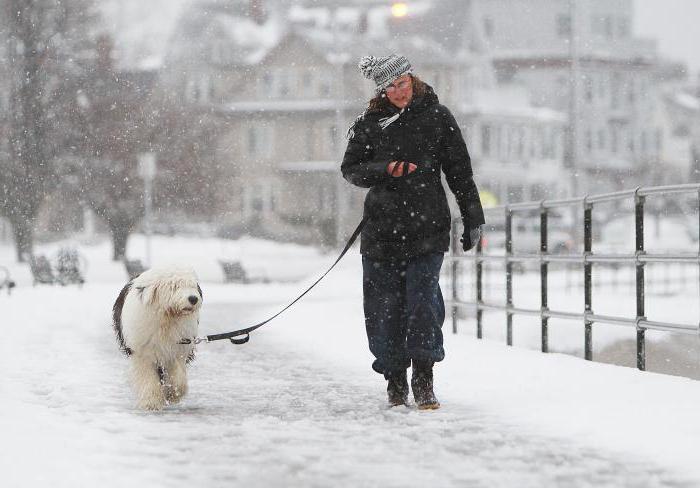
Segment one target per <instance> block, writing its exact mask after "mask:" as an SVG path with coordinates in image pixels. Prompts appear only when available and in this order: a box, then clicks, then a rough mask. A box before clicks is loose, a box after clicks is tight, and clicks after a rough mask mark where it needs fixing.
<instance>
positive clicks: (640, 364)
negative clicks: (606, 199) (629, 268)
mask: <svg viewBox="0 0 700 488" xmlns="http://www.w3.org/2000/svg"><path fill="white" fill-rule="evenodd" d="M638 192H639V188H637V190H636V191H635V192H634V235H635V254H636V256H637V257H639V256H640V255H642V254H644V197H643V196H640V195H639V193H638ZM635 269H636V282H637V369H639V370H641V371H644V370H645V369H646V351H645V349H646V347H645V340H644V335H645V332H646V331H645V329H644V328H643V327H640V325H639V321H640V320H643V319H645V318H646V317H645V310H644V263H643V262H641V261H639V260H637V262H636V263H635Z"/></svg>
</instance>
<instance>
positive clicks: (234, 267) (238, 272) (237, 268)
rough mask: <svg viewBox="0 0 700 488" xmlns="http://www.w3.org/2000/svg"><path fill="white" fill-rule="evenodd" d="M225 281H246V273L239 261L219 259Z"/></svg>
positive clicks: (247, 280)
mask: <svg viewBox="0 0 700 488" xmlns="http://www.w3.org/2000/svg"><path fill="white" fill-rule="evenodd" d="M219 264H220V265H221V270H222V271H223V272H224V281H225V282H226V283H248V282H249V279H248V274H247V273H246V271H245V269H244V268H243V266H242V265H241V263H240V262H239V261H224V260H222V259H220V260H219Z"/></svg>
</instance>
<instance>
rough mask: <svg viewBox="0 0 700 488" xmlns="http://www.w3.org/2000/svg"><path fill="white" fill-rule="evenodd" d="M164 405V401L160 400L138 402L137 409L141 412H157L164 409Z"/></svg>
mask: <svg viewBox="0 0 700 488" xmlns="http://www.w3.org/2000/svg"><path fill="white" fill-rule="evenodd" d="M165 405H166V403H165V401H162V400H155V399H154V400H143V401H141V402H139V408H140V409H141V410H148V411H152V412H153V411H156V412H157V411H159V410H163V408H164V407H165Z"/></svg>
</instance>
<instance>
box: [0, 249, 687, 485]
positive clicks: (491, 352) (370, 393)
mask: <svg viewBox="0 0 700 488" xmlns="http://www.w3.org/2000/svg"><path fill="white" fill-rule="evenodd" d="M142 244H143V242H142V241H141V240H140V239H139V238H138V237H137V238H136V239H134V240H133V242H132V244H131V247H130V255H132V256H138V254H139V250H141V249H142V248H143V247H142ZM55 248H56V246H52V247H44V248H40V251H43V252H45V253H47V254H51V252H53V251H55ZM153 249H154V256H155V260H156V261H159V262H163V261H167V260H177V259H180V260H181V259H185V260H187V261H188V262H191V263H192V264H193V265H194V267H195V268H196V269H197V271H198V272H199V274H200V276H201V278H202V282H203V283H202V288H203V291H204V300H205V301H204V308H203V316H202V323H201V332H202V334H210V333H216V332H222V331H226V330H231V329H233V328H238V327H240V326H245V325H249V324H251V323H255V322H258V321H260V320H262V319H264V318H266V317H267V316H269V315H270V314H272V313H274V312H275V311H277V310H278V309H279V308H280V307H281V306H283V305H284V304H286V303H287V301H288V300H289V299H291V298H294V297H295V296H296V294H297V293H298V292H300V291H301V290H302V289H303V288H304V285H305V284H307V283H310V282H311V281H312V280H313V279H314V278H315V277H316V276H317V275H318V274H320V273H321V272H322V271H323V270H324V269H325V268H326V267H327V266H328V265H329V264H330V263H331V262H332V261H333V260H334V258H335V256H333V255H324V254H321V253H319V252H317V251H315V250H313V249H309V248H303V247H299V246H293V245H280V244H274V243H269V242H263V241H254V240H243V241H236V242H226V241H219V240H215V239H187V238H171V239H166V238H158V239H156V240H155V241H154V247H153ZM81 252H83V253H84V254H85V255H86V256H88V259H89V261H90V268H89V270H88V275H87V278H88V282H87V284H85V285H84V286H83V287H82V288H78V287H75V286H71V287H65V288H60V287H49V286H39V287H36V288H34V287H32V286H31V285H30V283H31V282H30V280H29V275H28V272H27V271H26V269H25V267H24V266H19V265H15V264H11V262H12V250H11V248H9V247H8V246H4V247H3V246H1V245H0V264H11V266H10V267H11V269H12V272H13V277H15V279H16V280H17V281H18V284H19V286H18V288H17V289H15V291H14V292H13V294H12V295H11V296H8V295H7V294H6V293H5V292H4V291H3V292H1V293H0V307H2V310H3V314H2V317H3V318H2V324H0V327H1V328H2V339H1V340H0V370H1V371H2V377H1V378H2V379H0V398H1V399H2V400H1V401H0V432H2V435H0V472H1V473H2V478H0V479H1V480H2V482H1V484H2V486H11V487H15V486H70V487H75V486H96V485H97V484H98V483H99V484H100V486H107V487H109V486H124V485H126V484H129V485H130V486H138V485H141V486H172V485H174V484H177V485H184V484H185V483H187V484H188V485H190V486H282V485H284V486H329V485H333V486H397V487H398V486H407V485H409V484H411V485H415V486H421V485H424V484H427V485H430V486H470V487H471V486H474V487H482V486H483V487H500V486H503V487H510V486H513V487H530V486H532V487H542V486H557V487H559V486H572V487H574V486H575V487H579V486H611V487H612V486H615V487H617V486H635V487H637V486H650V487H656V486H698V484H700V464H698V463H697V461H696V458H697V452H698V448H699V447H700V416H699V415H698V414H697V406H698V405H700V383H698V382H696V381H693V380H689V379H686V378H679V377H672V376H665V375H659V374H654V373H642V372H639V371H637V370H635V369H630V368H623V367H617V366H611V365H606V364H599V363H591V362H586V361H583V360H581V359H579V358H576V357H573V356H569V355H563V354H547V355H545V354H541V353H538V352H536V351H532V350H528V349H525V348H520V347H514V348H508V347H506V346H504V345H503V344H502V339H501V337H494V338H493V339H489V340H483V341H478V340H476V339H474V338H473V337H472V336H471V333H470V331H471V330H473V323H465V324H464V327H463V330H464V333H463V334H458V335H453V334H450V333H446V335H445V339H446V349H447V359H446V360H445V361H444V362H443V363H440V364H439V365H438V366H436V391H437V394H438V397H439V398H440V400H441V401H442V403H443V408H442V409H441V410H438V411H435V412H418V411H417V410H415V409H414V408H397V409H392V410H387V409H386V408H385V405H384V402H385V398H384V395H385V394H384V389H385V384H384V381H383V379H382V378H381V377H380V376H379V375H376V374H375V373H373V372H372V371H371V369H370V367H369V366H370V363H371V357H370V354H369V352H368V351H367V348H366V343H365V342H366V339H365V336H364V325H363V318H362V301H361V279H360V278H361V267H360V263H359V256H358V255H357V253H356V251H353V252H351V253H350V254H349V255H348V256H347V257H346V258H345V259H344V261H343V262H341V264H340V265H339V267H338V269H336V270H334V271H333V272H332V273H331V274H330V275H329V276H328V277H327V278H326V280H325V281H324V282H322V284H321V285H320V286H319V287H318V288H316V289H315V290H313V291H312V292H311V293H310V294H309V295H307V296H306V297H305V298H304V299H303V300H302V301H301V302H299V303H298V304H297V305H296V306H295V307H293V308H292V309H290V310H288V311H287V312H285V314H283V315H282V316H281V317H280V318H278V319H277V320H276V321H274V322H272V323H271V324H269V325H267V326H266V327H264V328H263V329H261V330H260V331H258V332H256V333H254V334H253V336H252V339H251V342H250V343H249V344H247V345H244V346H235V347H234V346H232V345H230V344H228V343H225V342H215V343H211V344H202V345H200V346H199V348H198V358H197V360H196V361H195V363H194V364H193V366H192V367H191V369H190V381H191V383H190V394H189V396H188V397H186V398H185V400H184V401H183V402H182V403H181V404H180V405H177V406H173V407H169V408H168V409H167V410H165V411H164V412H160V413H144V412H140V411H138V410H136V409H135V408H134V406H133V398H132V396H131V393H130V391H129V389H128V386H127V384H126V381H125V375H124V372H125V369H126V359H125V358H123V357H122V356H120V354H119V352H118V350H117V347H116V343H115V341H114V337H113V335H112V331H111V328H110V311H111V305H112V302H113V301H114V298H115V297H116V295H117V293H118V291H119V289H120V288H121V286H122V284H123V282H124V281H125V273H124V270H123V269H122V266H121V265H116V264H113V263H111V262H110V261H109V247H108V246H107V245H106V244H105V243H102V244H98V245H94V246H85V245H83V246H81ZM217 258H227V259H242V260H243V261H244V264H246V266H248V267H252V268H257V269H258V270H259V271H260V273H261V274H263V273H264V274H265V276H267V277H268V278H270V279H279V280H280V281H279V282H273V283H270V284H267V285H263V284H255V285H237V284H223V283H222V278H223V277H222V275H221V272H220V270H219V268H218V265H217V263H216V259H217ZM294 278H297V279H301V281H300V282H299V283H293V282H290V281H291V280H292V279H294ZM680 300H681V302H680V303H683V301H686V302H688V303H690V302H691V301H692V300H689V299H688V298H687V297H681V298H680ZM676 306H678V304H677V305H676ZM695 306H697V305H696V304H695ZM445 329H446V332H447V331H448V329H449V324H446V326H445ZM489 330H490V329H489ZM499 330H502V327H501V328H499ZM577 333H580V328H579V329H577ZM533 337H535V339H536V335H534V336H533ZM517 338H518V336H516V339H517ZM529 340H534V339H531V338H530V337H529V336H528V337H523V338H522V342H525V343H527V342H528V341H529ZM517 342H518V340H516V343H517Z"/></svg>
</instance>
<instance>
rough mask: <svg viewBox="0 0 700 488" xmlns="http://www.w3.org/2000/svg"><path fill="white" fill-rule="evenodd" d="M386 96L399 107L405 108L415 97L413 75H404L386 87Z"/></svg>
mask: <svg viewBox="0 0 700 488" xmlns="http://www.w3.org/2000/svg"><path fill="white" fill-rule="evenodd" d="M385 91H386V97H387V98H388V99H389V101H390V102H391V103H392V104H393V105H395V106H396V107H398V108H404V107H405V106H406V105H408V104H409V103H410V102H411V99H412V98H413V80H412V79H411V75H403V76H400V77H398V78H396V79H395V80H394V82H393V83H392V84H391V85H389V86H387V87H386V90H385Z"/></svg>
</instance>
